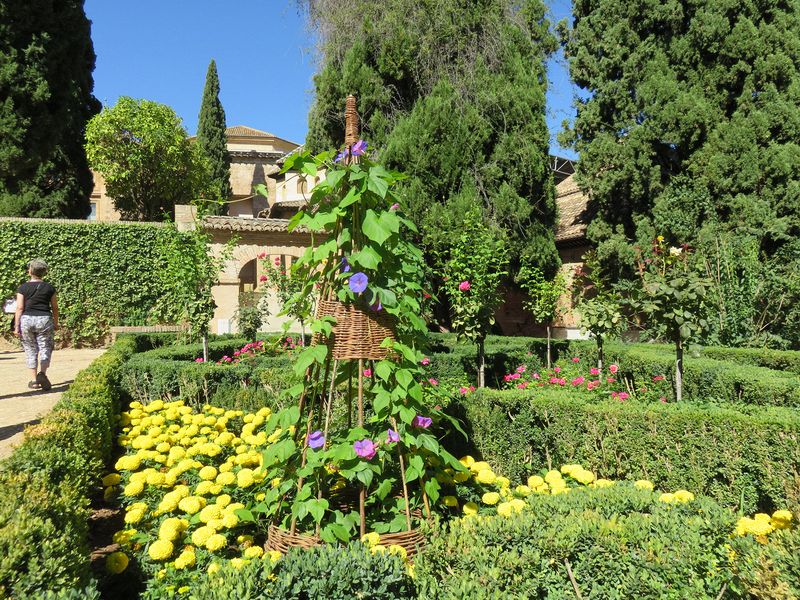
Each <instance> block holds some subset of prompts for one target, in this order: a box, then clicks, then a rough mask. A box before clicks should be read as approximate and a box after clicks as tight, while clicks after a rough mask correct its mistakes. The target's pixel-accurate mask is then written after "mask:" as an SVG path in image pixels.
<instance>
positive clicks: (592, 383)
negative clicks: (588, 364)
mask: <svg viewBox="0 0 800 600" xmlns="http://www.w3.org/2000/svg"><path fill="white" fill-rule="evenodd" d="M596 387H600V380H599V379H595V380H594V381H590V382H589V383H587V384H586V389H587V390H593V389H594V388H596Z"/></svg>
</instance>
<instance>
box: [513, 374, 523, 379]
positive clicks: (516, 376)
mask: <svg viewBox="0 0 800 600" xmlns="http://www.w3.org/2000/svg"><path fill="white" fill-rule="evenodd" d="M520 377H521V375H520V374H519V373H512V374H511V379H519V378H520Z"/></svg>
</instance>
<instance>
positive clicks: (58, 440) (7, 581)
mask: <svg viewBox="0 0 800 600" xmlns="http://www.w3.org/2000/svg"><path fill="white" fill-rule="evenodd" d="M150 346H151V341H150V340H149V339H147V338H138V339H137V338H131V337H123V338H120V340H119V341H117V342H116V343H115V344H114V345H113V346H112V347H111V348H110V349H109V350H108V351H107V352H106V353H105V354H103V355H102V356H101V357H100V358H98V359H97V360H95V361H94V362H93V363H92V364H91V365H90V366H89V367H88V368H87V369H85V370H83V371H81V372H80V374H79V375H78V376H77V377H76V379H75V382H74V383H73V384H72V385H71V386H70V388H69V390H68V391H67V392H65V393H64V396H63V397H62V398H61V400H60V401H59V402H58V403H57V404H56V405H55V407H54V408H53V411H52V412H51V413H49V414H48V415H47V416H46V417H44V418H43V419H42V421H41V423H39V424H38V425H35V426H33V427H30V428H28V429H27V430H26V432H25V439H24V441H23V443H22V444H21V445H20V446H19V448H17V449H16V450H15V451H14V453H13V454H12V455H11V456H10V457H9V458H8V459H6V460H5V461H4V462H3V463H2V464H0V597H7V596H11V597H13V598H31V597H34V595H37V594H39V595H40V594H42V593H44V592H46V591H57V590H68V589H72V588H78V587H82V586H85V585H86V584H87V582H88V581H89V558H88V557H89V552H88V547H87V542H88V540H87V535H88V529H87V527H88V516H89V515H88V507H89V497H90V496H91V495H92V493H93V491H94V490H95V489H96V484H97V481H98V478H99V476H100V475H101V474H102V471H103V468H104V466H105V465H106V464H107V463H108V462H109V459H110V457H111V451H112V444H113V433H114V428H115V426H116V422H117V416H118V414H119V411H120V397H119V389H118V386H117V379H118V376H119V371H120V367H121V366H122V364H123V363H124V362H125V361H126V360H127V359H128V358H129V357H130V356H131V355H133V354H134V352H136V351H137V350H139V349H145V348H147V347H150ZM37 597H38V596H37Z"/></svg>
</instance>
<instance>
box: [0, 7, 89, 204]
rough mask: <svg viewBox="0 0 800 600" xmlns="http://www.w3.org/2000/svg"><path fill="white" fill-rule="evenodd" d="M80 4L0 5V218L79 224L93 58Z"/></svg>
mask: <svg viewBox="0 0 800 600" xmlns="http://www.w3.org/2000/svg"><path fill="white" fill-rule="evenodd" d="M83 4H84V3H83V0H62V1H60V2H56V1H54V0H31V1H30V2H14V1H12V2H0V215H5V216H25V217H69V218H84V217H86V216H87V215H88V214H89V195H90V194H91V190H92V174H91V172H90V171H89V167H88V165H87V162H86V153H85V151H84V149H83V144H84V131H85V127H86V122H87V121H88V120H89V119H90V118H91V117H92V116H93V115H95V114H96V113H97V112H98V111H99V110H100V103H99V102H98V101H97V99H96V98H95V97H94V96H93V95H92V89H93V87H94V81H93V79H92V71H94V63H95V54H94V49H93V46H92V39H91V36H90V22H89V20H88V19H87V18H86V14H85V13H84V10H83Z"/></svg>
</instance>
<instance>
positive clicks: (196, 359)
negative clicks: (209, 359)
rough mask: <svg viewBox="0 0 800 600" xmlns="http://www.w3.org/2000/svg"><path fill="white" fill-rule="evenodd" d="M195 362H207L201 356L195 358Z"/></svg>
mask: <svg viewBox="0 0 800 600" xmlns="http://www.w3.org/2000/svg"><path fill="white" fill-rule="evenodd" d="M194 362H198V363H199V362H205V361H204V360H203V357H202V356H201V357H200V358H195V359H194Z"/></svg>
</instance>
